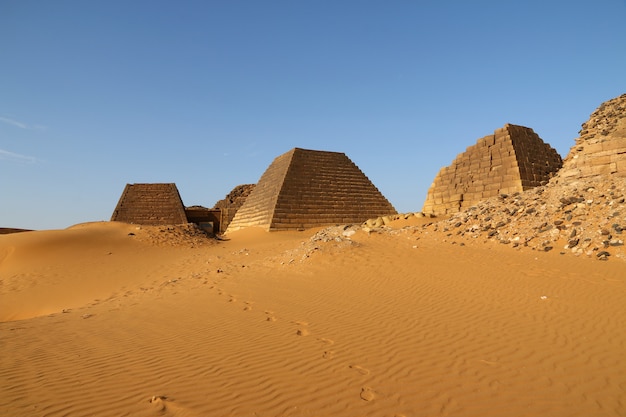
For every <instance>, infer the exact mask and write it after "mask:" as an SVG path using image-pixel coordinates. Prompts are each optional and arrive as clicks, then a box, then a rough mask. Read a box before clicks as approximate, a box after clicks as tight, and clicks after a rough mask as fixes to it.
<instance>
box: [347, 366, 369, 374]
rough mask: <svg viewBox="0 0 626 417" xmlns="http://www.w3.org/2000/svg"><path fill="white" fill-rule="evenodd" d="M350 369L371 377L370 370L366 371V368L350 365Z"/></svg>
mask: <svg viewBox="0 0 626 417" xmlns="http://www.w3.org/2000/svg"><path fill="white" fill-rule="evenodd" d="M350 369H354V370H355V371H357V372H358V373H360V374H361V375H369V373H370V371H369V369H365V368H363V367H362V366H359V365H350Z"/></svg>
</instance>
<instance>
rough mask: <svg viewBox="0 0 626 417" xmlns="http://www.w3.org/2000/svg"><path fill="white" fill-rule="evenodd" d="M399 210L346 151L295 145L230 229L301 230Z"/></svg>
mask: <svg viewBox="0 0 626 417" xmlns="http://www.w3.org/2000/svg"><path fill="white" fill-rule="evenodd" d="M395 213H396V210H395V209H394V208H393V206H392V205H391V203H389V201H387V199H386V198H385V197H384V196H383V195H382V194H381V193H380V191H378V189H377V188H376V187H375V186H374V184H372V183H371V181H370V180H369V179H368V178H367V177H366V176H365V174H363V172H361V170H360V169H359V168H358V167H357V166H356V165H355V164H354V163H353V162H352V161H351V160H350V159H349V158H348V157H347V156H346V155H345V154H343V153H339V152H327V151H314V150H308V149H300V148H294V149H292V150H290V151H288V152H286V153H284V154H283V155H280V156H278V157H277V158H276V159H274V161H273V162H272V164H271V165H270V166H269V167H268V168H267V170H266V171H265V173H263V175H262V176H261V178H260V179H259V182H258V183H257V185H256V187H255V188H254V190H253V191H252V192H251V193H250V195H249V196H248V198H246V201H245V203H244V204H243V205H242V206H241V208H240V209H239V210H238V211H237V213H236V214H235V217H234V219H233V220H232V222H231V223H230V225H229V226H228V230H227V231H228V232H229V231H233V230H237V229H241V228H244V227H250V226H257V227H261V228H263V229H265V230H298V229H306V228H311V227H318V226H326V225H334V224H349V223H360V222H363V221H365V220H367V219H369V218H372V217H377V216H383V215H389V214H395Z"/></svg>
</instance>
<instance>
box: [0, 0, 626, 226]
mask: <svg viewBox="0 0 626 417" xmlns="http://www.w3.org/2000/svg"><path fill="white" fill-rule="evenodd" d="M624 22H626V1H624V0H599V1H596V2H593V3H591V2H588V1H556V0H548V1H546V0H540V1H539V0H530V1H524V2H521V1H506V0H500V1H472V2H469V1H368V0H362V1H348V0H346V1H324V0H319V1H272V0H267V1H261V0H258V1H257V0H254V1H252V0H250V1H237V0H232V1H231V0H229V1H209V0H206V1H176V2H174V1H117V0H107V1H82V0H76V1H68V0H56V1H43V0H41V1H30V0H0V227H22V228H32V229H56V228H65V227H68V226H71V225H74V224H77V223H82V222H88V221H99V220H108V219H109V218H110V216H111V213H112V212H113V210H114V208H115V205H116V204H117V201H118V199H119V197H120V194H121V192H122V190H123V189H124V186H125V184H126V183H139V182H175V183H176V184H177V186H178V189H179V191H180V193H181V196H182V198H183V201H184V203H185V204H186V205H194V204H199V205H204V206H207V207H211V206H213V204H214V203H215V202H216V201H217V200H219V199H221V198H223V197H224V196H225V195H226V194H227V193H228V192H229V191H230V190H231V189H232V188H233V187H235V186H236V185H238V184H244V183H254V182H256V181H257V180H258V179H259V177H260V176H261V174H262V173H263V172H264V171H265V169H266V168H267V167H268V166H269V164H270V163H271V162H272V160H273V159H274V158H275V157H276V156H278V155H280V154H282V153H284V152H286V151H288V150H289V149H291V148H293V147H301V148H307V149H318V150H329V151H338V152H344V153H346V155H348V157H350V159H352V160H353V161H354V162H355V163H356V164H357V165H358V166H359V167H360V168H361V170H362V171H363V172H364V173H365V174H366V175H367V176H368V177H369V178H370V179H371V180H372V182H373V183H374V184H375V185H376V186H377V187H378V188H379V190H380V191H381V192H382V193H383V194H384V195H385V196H386V197H387V198H388V199H389V200H390V201H391V203H392V204H393V205H394V206H395V207H396V209H397V210H398V211H400V212H409V211H419V210H421V208H422V204H423V202H424V199H425V197H426V193H427V190H428V187H429V186H430V184H431V182H432V180H433V179H434V177H435V175H436V174H437V172H438V170H439V169H440V168H441V167H443V166H446V165H449V164H450V163H451V162H452V161H453V160H454V158H455V157H456V156H457V154H459V153H461V152H463V151H464V150H465V149H466V148H467V147H468V146H471V145H473V144H474V143H475V142H476V140H477V139H478V138H480V137H482V136H486V135H488V134H491V133H493V131H494V130H495V129H497V128H499V127H502V126H503V125H504V124H505V123H514V124H520V125H524V126H528V127H531V128H533V129H534V130H535V132H537V133H538V134H539V136H541V137H542V138H543V139H544V141H546V142H548V143H550V144H551V145H552V146H553V147H554V148H556V149H557V151H558V152H559V153H560V154H561V155H562V156H565V155H566V154H567V153H568V151H569V148H570V147H571V146H573V145H574V139H575V138H576V137H577V136H578V131H579V129H580V125H581V124H582V123H583V122H585V121H586V120H587V119H588V118H589V115H590V114H591V112H592V111H593V110H594V109H595V108H597V107H598V106H599V105H600V104H601V103H602V102H603V101H606V100H608V99H611V98H613V97H616V96H618V95H620V94H623V93H625V92H626V24H625V23H624Z"/></svg>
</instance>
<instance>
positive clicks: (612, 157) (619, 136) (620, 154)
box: [559, 94, 626, 181]
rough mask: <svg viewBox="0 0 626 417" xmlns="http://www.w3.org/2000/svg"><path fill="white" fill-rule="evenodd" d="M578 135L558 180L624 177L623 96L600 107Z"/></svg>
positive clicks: (625, 104) (625, 126) (625, 109)
mask: <svg viewBox="0 0 626 417" xmlns="http://www.w3.org/2000/svg"><path fill="white" fill-rule="evenodd" d="M579 134H580V137H578V138H577V139H576V144H575V145H574V146H573V147H572V148H571V149H570V152H569V154H568V155H567V157H566V158H565V160H564V162H563V169H562V170H561V172H559V177H561V178H562V179H563V180H564V181H569V180H572V179H575V178H578V179H580V178H590V177H598V176H606V175H615V176H619V177H626V94H622V95H621V96H619V97H616V98H614V99H611V100H609V101H607V102H604V103H602V105H600V107H598V108H597V109H596V110H595V111H594V112H593V113H592V114H591V117H590V118H589V120H588V121H587V122H585V123H584V124H583V125H582V129H581V130H580V132H579Z"/></svg>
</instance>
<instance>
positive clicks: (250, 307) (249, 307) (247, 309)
mask: <svg viewBox="0 0 626 417" xmlns="http://www.w3.org/2000/svg"><path fill="white" fill-rule="evenodd" d="M243 310H244V311H250V310H252V302H251V301H246V306H245V307H244V308H243Z"/></svg>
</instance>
